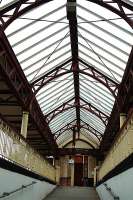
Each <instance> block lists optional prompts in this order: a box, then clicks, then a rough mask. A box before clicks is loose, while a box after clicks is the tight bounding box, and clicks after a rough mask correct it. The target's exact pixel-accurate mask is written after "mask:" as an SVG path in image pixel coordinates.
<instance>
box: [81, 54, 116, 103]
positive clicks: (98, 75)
mask: <svg viewBox="0 0 133 200" xmlns="http://www.w3.org/2000/svg"><path fill="white" fill-rule="evenodd" d="M79 62H80V63H81V64H83V65H84V66H86V67H85V68H84V69H82V70H79V72H80V73H82V74H85V75H87V76H90V77H92V78H94V79H95V80H97V81H98V82H100V83H101V84H103V85H104V86H105V87H107V88H108V90H109V91H110V92H111V93H112V95H113V96H114V98H115V99H116V98H117V92H118V88H119V84H118V83H117V82H116V81H114V80H112V79H111V78H109V77H108V76H106V75H105V74H103V73H102V72H100V71H98V70H97V69H95V68H94V67H93V66H91V65H89V64H88V63H86V62H85V61H83V60H82V59H80V58H79Z"/></svg>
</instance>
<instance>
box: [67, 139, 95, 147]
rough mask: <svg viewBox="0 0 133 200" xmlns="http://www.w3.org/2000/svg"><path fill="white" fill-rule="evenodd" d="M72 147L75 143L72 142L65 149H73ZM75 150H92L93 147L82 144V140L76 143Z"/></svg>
mask: <svg viewBox="0 0 133 200" xmlns="http://www.w3.org/2000/svg"><path fill="white" fill-rule="evenodd" d="M72 147H73V143H72V142H71V143H70V144H68V145H67V146H66V147H65V148H72ZM75 148H83V149H92V147H91V146H90V145H89V144H87V143H85V142H82V141H80V140H77V141H76V142H75Z"/></svg>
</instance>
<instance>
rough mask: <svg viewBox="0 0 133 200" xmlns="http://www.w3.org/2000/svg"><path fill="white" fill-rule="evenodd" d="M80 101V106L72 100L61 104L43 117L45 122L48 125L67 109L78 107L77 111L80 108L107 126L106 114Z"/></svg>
mask: <svg viewBox="0 0 133 200" xmlns="http://www.w3.org/2000/svg"><path fill="white" fill-rule="evenodd" d="M80 100H82V104H80V105H79V104H76V103H75V102H74V98H72V99H70V100H68V101H66V102H65V103H63V104H62V105H61V106H59V107H58V108H56V109H54V110H53V111H51V112H50V113H48V114H47V115H45V118H46V120H47V122H48V123H50V122H51V121H52V120H53V119H54V118H55V117H56V116H57V115H59V114H61V113H63V112H65V111H67V110H69V109H72V108H76V107H78V108H79V110H80V108H82V109H84V110H86V111H87V112H90V113H92V114H94V115H96V116H97V117H98V118H99V119H100V120H101V121H102V122H103V124H104V125H105V126H106V125H107V123H108V119H109V116H108V115H107V114H105V113H103V112H102V111H100V110H99V109H98V108H96V107H95V106H93V105H92V104H90V103H88V102H87V101H85V100H84V99H82V98H80ZM77 128H78V126H77Z"/></svg>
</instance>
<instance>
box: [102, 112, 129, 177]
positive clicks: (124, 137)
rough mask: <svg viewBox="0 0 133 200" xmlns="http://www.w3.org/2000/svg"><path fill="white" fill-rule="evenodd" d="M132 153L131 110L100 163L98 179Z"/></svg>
mask: <svg viewBox="0 0 133 200" xmlns="http://www.w3.org/2000/svg"><path fill="white" fill-rule="evenodd" d="M132 153H133V111H132V112H131V114H130V115H129V117H128V118H127V120H126V121H125V123H124V124H123V127H122V128H121V129H120V131H119V133H118V136H117V138H116V139H115V142H114V143H113V145H112V147H111V149H110V151H109V152H108V154H107V156H106V158H105V160H104V162H103V163H102V165H101V167H100V169H99V172H98V179H99V180H102V178H103V177H104V176H105V175H106V174H108V173H109V172H110V171H111V170H113V169H114V168H115V167H116V166H117V165H119V164H120V163H121V162H122V161H123V160H125V159H126V158H128V156H129V155H131V154H132Z"/></svg>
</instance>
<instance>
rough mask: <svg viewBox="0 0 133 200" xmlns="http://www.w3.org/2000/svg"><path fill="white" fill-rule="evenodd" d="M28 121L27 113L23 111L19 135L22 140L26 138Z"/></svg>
mask: <svg viewBox="0 0 133 200" xmlns="http://www.w3.org/2000/svg"><path fill="white" fill-rule="evenodd" d="M28 119H29V112H27V111H23V116H22V124H21V135H22V136H24V138H26V137H27V128H28Z"/></svg>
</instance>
